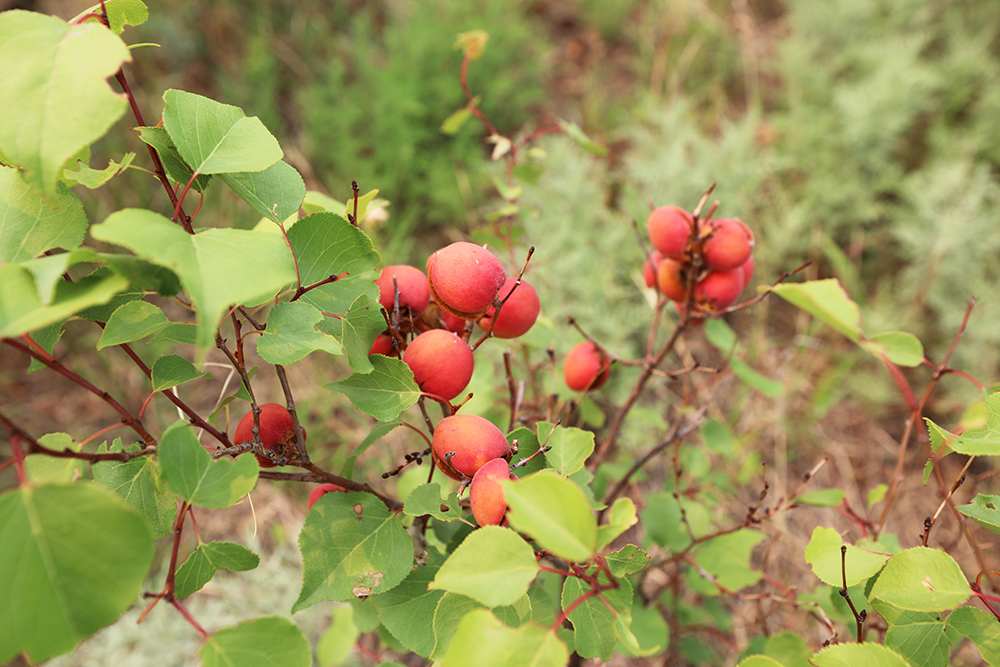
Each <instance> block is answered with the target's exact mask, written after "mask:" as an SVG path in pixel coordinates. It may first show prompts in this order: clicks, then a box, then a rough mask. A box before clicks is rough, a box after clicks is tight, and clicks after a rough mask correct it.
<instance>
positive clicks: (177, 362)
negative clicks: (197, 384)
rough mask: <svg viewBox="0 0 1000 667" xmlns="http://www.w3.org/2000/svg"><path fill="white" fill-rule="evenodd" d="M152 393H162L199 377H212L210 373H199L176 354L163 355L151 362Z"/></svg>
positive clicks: (192, 365) (188, 362)
mask: <svg viewBox="0 0 1000 667" xmlns="http://www.w3.org/2000/svg"><path fill="white" fill-rule="evenodd" d="M150 370H151V374H152V376H153V377H152V382H153V391H163V390H165V389H170V388H171V387H176V386H177V385H179V384H184V383H185V382H190V381H191V380H196V379H198V378H200V377H205V376H208V377H209V378H211V377H212V375H211V373H208V372H205V373H201V372H199V371H198V369H197V368H195V367H194V364H192V363H191V362H190V361H188V360H187V359H185V358H184V357H181V356H178V355H176V354H165V355H163V356H162V357H160V358H159V359H157V360H156V361H154V362H153V367H152V368H151V369H150Z"/></svg>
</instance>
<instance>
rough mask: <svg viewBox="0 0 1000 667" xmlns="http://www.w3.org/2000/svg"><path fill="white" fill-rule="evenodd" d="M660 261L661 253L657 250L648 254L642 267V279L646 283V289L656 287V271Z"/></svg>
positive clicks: (661, 259) (661, 258)
mask: <svg viewBox="0 0 1000 667" xmlns="http://www.w3.org/2000/svg"><path fill="white" fill-rule="evenodd" d="M662 261H663V253H662V252H660V251H659V250H654V251H653V252H651V253H649V257H647V258H646V261H645V263H644V264H643V265H642V279H643V280H645V281H646V287H656V270H657V269H658V268H660V262H662Z"/></svg>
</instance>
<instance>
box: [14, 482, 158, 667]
mask: <svg viewBox="0 0 1000 667" xmlns="http://www.w3.org/2000/svg"><path fill="white" fill-rule="evenodd" d="M0 536H2V540H0V541H2V543H3V544H4V545H6V548H4V549H2V550H0V590H2V591H4V594H3V597H4V604H2V605H0V623H2V627H3V629H4V630H3V632H0V663H2V664H7V662H8V661H10V660H11V659H12V658H13V657H14V656H15V654H17V653H21V652H22V651H23V652H24V653H26V654H27V657H28V661H29V662H31V663H36V662H41V661H44V660H47V659H49V658H51V657H53V656H56V655H59V654H60V653H65V652H67V651H69V650H70V649H72V648H73V647H74V646H75V645H76V644H77V642H79V641H80V640H81V639H84V638H85V637H88V636H90V635H92V634H93V633H95V632H97V631H98V630H99V629H101V628H103V627H104V626H106V625H109V624H111V623H113V622H114V621H116V620H117V619H118V617H119V616H120V615H121V614H122V612H124V611H125V610H126V609H128V608H129V607H130V606H131V605H132V604H133V603H134V602H135V600H136V597H137V596H138V595H139V589H140V587H141V586H142V582H143V581H144V580H145V579H146V575H147V574H148V573H149V566H150V564H151V563H152V561H153V541H152V538H151V536H150V534H149V528H148V526H147V525H146V522H145V521H144V520H143V519H142V517H140V516H139V515H137V514H136V513H134V512H133V511H132V510H130V509H128V508H126V507H125V506H124V504H123V503H122V502H121V500H119V499H118V498H117V497H116V496H115V495H114V494H112V493H111V492H110V491H108V490H107V489H105V488H104V487H102V486H100V485H98V484H94V483H89V482H81V483H77V484H73V485H69V486H56V485H52V486H48V485H45V486H22V487H20V489H18V490H17V491H13V492H9V493H6V494H3V495H0ZM123 555H127V556H128V557H127V558H123Z"/></svg>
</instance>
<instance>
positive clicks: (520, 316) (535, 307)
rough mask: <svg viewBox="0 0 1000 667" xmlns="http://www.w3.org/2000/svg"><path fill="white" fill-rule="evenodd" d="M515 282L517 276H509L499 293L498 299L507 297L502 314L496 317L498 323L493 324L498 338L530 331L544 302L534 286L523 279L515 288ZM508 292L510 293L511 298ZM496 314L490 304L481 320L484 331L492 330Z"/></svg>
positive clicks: (501, 310)
mask: <svg viewBox="0 0 1000 667" xmlns="http://www.w3.org/2000/svg"><path fill="white" fill-rule="evenodd" d="M515 283H517V278H514V277H511V278H508V279H507V280H506V281H504V284H503V287H501V288H500V292H499V294H497V300H498V301H503V300H504V299H507V301H506V302H504V304H503V307H502V308H501V309H500V316H499V317H497V318H496V324H493V335H494V336H496V337H497V338H517V337H518V336H523V335H524V334H526V333H528V330H529V329H531V327H532V326H534V324H535V320H537V319H538V312H539V311H540V310H541V309H542V303H541V301H539V300H538V292H536V291H535V288H534V287H532V286H531V285H529V284H528V283H527V282H525V281H524V280H522V281H521V284H520V285H518V286H517V288H516V289H515V288H514V284H515ZM511 290H513V294H511ZM508 294H510V297H509V298H508V296H507V295H508ZM495 314H496V308H495V307H494V306H490V309H489V310H487V311H486V314H485V315H483V317H482V319H480V320H479V326H481V327H482V328H483V330H484V331H489V330H490V325H491V324H492V323H493V317H494V315H495Z"/></svg>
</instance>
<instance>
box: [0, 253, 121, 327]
mask: <svg viewBox="0 0 1000 667" xmlns="http://www.w3.org/2000/svg"><path fill="white" fill-rule="evenodd" d="M126 287H128V281H127V280H125V279H124V278H122V277H121V276H118V275H114V274H110V275H94V274H91V275H89V276H84V277H83V278H81V279H80V280H78V281H76V282H75V283H69V282H66V281H65V280H63V279H61V278H60V279H59V281H58V282H56V284H55V290H54V292H53V295H52V299H51V300H50V301H49V302H48V303H43V302H42V300H41V298H40V297H39V294H38V292H37V290H36V287H35V281H34V279H33V277H32V275H31V272H29V271H28V270H27V269H26V268H24V266H23V265H19V264H7V265H5V266H0V338H14V337H16V336H19V335H21V334H22V333H30V332H32V331H36V330H38V329H41V328H42V327H45V326H48V325H50V324H54V323H55V322H62V321H64V320H66V318H68V317H70V316H71V315H75V314H76V313H79V312H81V311H83V310H85V309H86V308H89V307H90V306H96V305H100V304H103V303H107V302H108V301H109V300H111V298H112V297H114V296H115V295H116V294H117V293H118V292H121V291H122V290H124V289H125V288H126Z"/></svg>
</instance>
